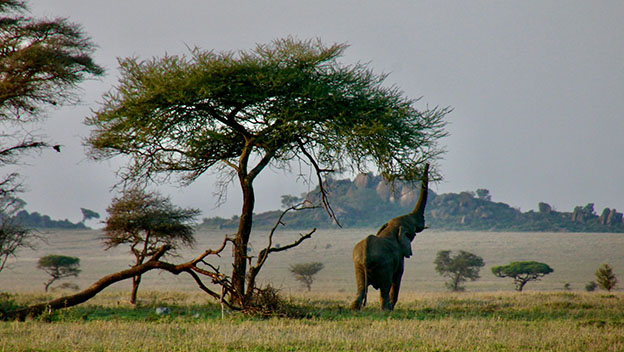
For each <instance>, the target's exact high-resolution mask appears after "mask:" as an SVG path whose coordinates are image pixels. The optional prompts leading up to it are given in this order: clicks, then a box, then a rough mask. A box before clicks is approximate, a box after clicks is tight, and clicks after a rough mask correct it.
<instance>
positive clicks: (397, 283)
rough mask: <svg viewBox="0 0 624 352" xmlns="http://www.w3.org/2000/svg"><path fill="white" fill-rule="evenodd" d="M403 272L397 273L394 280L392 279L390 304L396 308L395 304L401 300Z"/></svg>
mask: <svg viewBox="0 0 624 352" xmlns="http://www.w3.org/2000/svg"><path fill="white" fill-rule="evenodd" d="M402 276H403V273H397V275H396V276H395V278H394V280H392V286H390V306H391V307H392V309H394V306H395V305H396V304H397V302H398V301H399V289H400V288H401V277H402Z"/></svg>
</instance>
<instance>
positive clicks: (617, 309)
mask: <svg viewBox="0 0 624 352" xmlns="http://www.w3.org/2000/svg"><path fill="white" fill-rule="evenodd" d="M144 296H145V297H149V298H150V300H149V301H144V302H142V306H141V307H139V308H137V309H134V310H133V309H130V308H128V307H127V306H124V305H123V304H121V305H119V304H118V303H117V302H118V300H119V299H120V297H119V296H115V295H114V294H112V293H108V294H105V295H102V296H99V297H97V298H96V299H95V300H94V301H92V302H89V303H88V306H85V307H81V308H80V309H73V310H72V309H70V310H67V311H65V312H64V313H61V314H59V315H56V316H54V317H51V318H52V322H46V321H44V320H50V317H48V319H42V320H34V321H27V322H22V323H19V322H3V323H0V351H32V350H46V351H76V350H80V351H165V350H166V351H397V350H408V351H409V350H415V351H477V350H478V351H523V350H524V351H543V350H556V351H621V350H624V295H622V294H615V295H607V294H604V293H591V294H590V293H561V292H533V293H515V292H497V293H466V294H452V293H424V294H409V295H406V296H405V297H403V301H402V303H401V304H400V305H399V306H397V310H396V311H394V312H392V313H383V312H379V311H378V310H377V309H374V308H371V307H369V308H367V309H365V310H364V311H362V312H351V311H348V310H346V309H343V306H345V305H346V303H347V302H345V300H344V299H343V298H341V297H339V295H338V296H332V297H323V296H321V295H317V296H308V295H304V294H300V295H296V296H293V297H290V298H289V299H290V301H291V303H295V304H296V305H298V306H299V307H301V309H304V310H307V311H308V312H309V313H310V315H309V317H308V318H306V319H288V318H271V319H259V318H253V317H246V316H241V315H239V314H236V313H230V314H229V315H228V316H227V317H226V319H224V320H221V319H220V316H219V315H218V314H213V313H215V312H216V311H217V310H218V307H216V306H215V305H210V304H208V303H207V302H206V300H205V297H204V296H203V295H198V294H189V293H180V292H168V293H162V292H157V293H152V292H149V293H146V294H145V295H144ZM22 298H24V299H31V300H33V299H37V297H35V296H34V295H28V296H23V297H22ZM158 298H160V299H158ZM158 304H168V305H169V306H171V307H172V312H173V313H172V314H171V315H169V316H157V315H155V313H153V308H154V306H156V305H158ZM106 307H109V308H113V309H112V310H110V311H109V310H106V309H105V308H106ZM128 309H130V311H135V315H129V314H128V312H129V311H128Z"/></svg>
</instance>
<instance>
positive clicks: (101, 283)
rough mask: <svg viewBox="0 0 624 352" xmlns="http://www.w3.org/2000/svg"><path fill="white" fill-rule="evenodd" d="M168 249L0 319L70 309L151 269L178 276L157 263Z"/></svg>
mask: <svg viewBox="0 0 624 352" xmlns="http://www.w3.org/2000/svg"><path fill="white" fill-rule="evenodd" d="M169 249H171V247H169V246H163V247H161V248H160V249H159V250H158V252H157V253H156V254H155V255H154V256H153V257H152V259H151V260H150V261H148V262H147V263H145V264H141V265H138V266H134V267H132V268H130V269H126V270H123V271H120V272H117V273H114V274H110V275H107V276H104V277H103V278H101V279H99V280H98V281H96V282H95V283H94V284H92V285H91V286H89V287H88V288H87V289H85V290H83V291H81V292H78V293H76V294H73V295H70V296H64V297H60V298H57V299H54V300H51V301H49V302H45V303H40V304H35V305H32V306H29V307H26V308H22V309H18V310H14V311H9V312H3V311H0V319H2V320H6V319H17V320H24V319H25V318H26V317H29V316H37V315H40V314H41V313H43V312H44V311H46V310H49V311H52V310H56V309H61V308H67V307H72V306H75V305H78V304H80V303H83V302H86V301H88V300H89V299H91V298H93V297H94V296H95V295H96V294H98V293H99V292H100V291H102V290H103V289H105V288H106V287H108V286H110V285H112V284H114V283H116V282H118V281H121V280H125V279H129V278H131V277H134V276H137V275H140V274H144V273H145V272H147V271H149V270H152V269H164V270H167V271H169V272H171V273H173V274H178V273H179V270H178V268H177V267H176V266H175V265H171V264H168V263H163V262H159V261H158V259H160V257H162V256H163V255H164V254H165V252H166V251H168V250H169ZM180 269H182V267H181V268H180Z"/></svg>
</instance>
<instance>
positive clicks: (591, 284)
mask: <svg viewBox="0 0 624 352" xmlns="http://www.w3.org/2000/svg"><path fill="white" fill-rule="evenodd" d="M596 287H598V285H597V284H596V282H595V281H590V282H588V283H587V284H586V285H585V290H586V291H587V292H593V291H595V290H596Z"/></svg>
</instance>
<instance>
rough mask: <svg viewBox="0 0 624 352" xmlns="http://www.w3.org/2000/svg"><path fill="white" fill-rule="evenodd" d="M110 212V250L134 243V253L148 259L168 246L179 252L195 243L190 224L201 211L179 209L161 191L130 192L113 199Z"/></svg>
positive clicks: (107, 228) (107, 241) (107, 239)
mask: <svg viewBox="0 0 624 352" xmlns="http://www.w3.org/2000/svg"><path fill="white" fill-rule="evenodd" d="M107 212H108V214H109V216H108V218H107V219H106V226H105V227H104V243H105V244H106V246H107V247H108V248H111V247H116V246H118V245H120V244H130V245H131V250H132V252H133V253H135V255H137V257H139V256H140V257H142V258H143V259H144V258H145V257H147V256H150V255H152V254H154V252H155V251H156V250H157V249H158V248H159V247H160V246H162V245H164V244H168V245H170V246H172V249H175V248H177V247H179V246H181V245H185V246H192V245H193V243H194V242H195V239H194V238H193V231H194V230H193V227H192V226H191V225H190V222H192V221H193V220H194V219H195V218H196V217H197V215H198V214H199V210H196V209H182V208H178V207H176V206H174V205H173V204H171V201H170V200H169V198H167V197H163V196H161V195H160V194H159V193H157V192H145V191H143V190H141V189H137V188H134V189H131V190H128V191H126V192H124V193H123V194H122V195H121V196H120V197H117V198H114V199H113V201H112V203H111V205H110V206H109V207H108V209H107ZM141 262H142V261H141ZM137 264H140V263H137Z"/></svg>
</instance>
